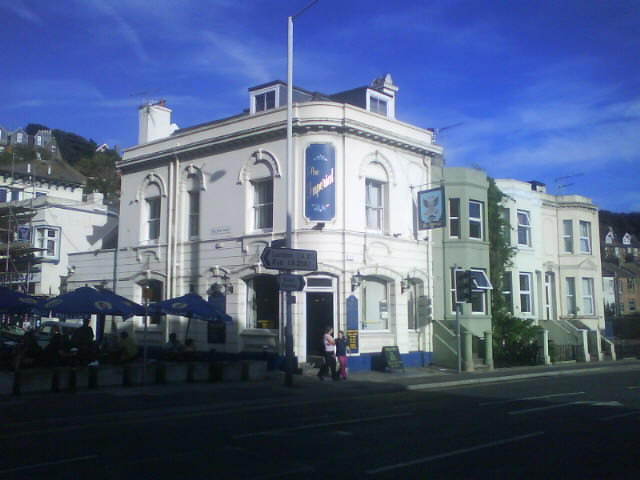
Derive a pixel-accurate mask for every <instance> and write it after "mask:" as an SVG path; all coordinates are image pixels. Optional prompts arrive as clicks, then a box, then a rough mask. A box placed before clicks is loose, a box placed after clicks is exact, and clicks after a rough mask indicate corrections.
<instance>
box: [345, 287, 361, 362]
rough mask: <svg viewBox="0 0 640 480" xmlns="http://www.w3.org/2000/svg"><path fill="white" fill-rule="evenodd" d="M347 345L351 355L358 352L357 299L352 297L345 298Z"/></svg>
mask: <svg viewBox="0 0 640 480" xmlns="http://www.w3.org/2000/svg"><path fill="white" fill-rule="evenodd" d="M347 343H348V345H349V350H351V353H358V351H359V350H360V342H359V332H358V299H357V298H356V297H355V296H354V295H350V296H349V297H347Z"/></svg>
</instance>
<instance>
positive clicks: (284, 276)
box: [278, 273, 306, 292]
mask: <svg viewBox="0 0 640 480" xmlns="http://www.w3.org/2000/svg"><path fill="white" fill-rule="evenodd" d="M305 285H306V282H305V281H304V277H303V276H302V275H293V274H291V273H281V274H280V275H278V286H279V287H280V290H282V291H284V292H301V291H302V290H304V287H305Z"/></svg>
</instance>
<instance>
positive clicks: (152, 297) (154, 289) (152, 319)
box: [139, 279, 164, 325]
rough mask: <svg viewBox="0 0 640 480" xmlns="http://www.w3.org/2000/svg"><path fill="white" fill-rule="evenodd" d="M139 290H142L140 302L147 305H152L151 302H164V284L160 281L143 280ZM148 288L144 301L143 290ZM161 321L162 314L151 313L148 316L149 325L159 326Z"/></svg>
mask: <svg viewBox="0 0 640 480" xmlns="http://www.w3.org/2000/svg"><path fill="white" fill-rule="evenodd" d="M139 285H140V288H141V289H142V295H141V298H142V301H143V302H145V301H148V302H149V303H153V302H161V301H162V300H164V283H163V282H161V281H160V280H154V279H150V280H144V281H143V282H140V284H139ZM145 287H148V288H149V293H148V295H149V296H148V298H146V299H145V296H144V288H145ZM161 321H162V313H153V314H151V315H149V323H150V324H151V325H160V322H161Z"/></svg>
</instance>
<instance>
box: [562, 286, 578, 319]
mask: <svg viewBox="0 0 640 480" xmlns="http://www.w3.org/2000/svg"><path fill="white" fill-rule="evenodd" d="M565 295H566V299H567V314H568V315H575V314H576V313H578V309H577V305H576V279H575V278H573V277H567V278H566V279H565Z"/></svg>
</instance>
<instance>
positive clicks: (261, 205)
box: [251, 177, 275, 232]
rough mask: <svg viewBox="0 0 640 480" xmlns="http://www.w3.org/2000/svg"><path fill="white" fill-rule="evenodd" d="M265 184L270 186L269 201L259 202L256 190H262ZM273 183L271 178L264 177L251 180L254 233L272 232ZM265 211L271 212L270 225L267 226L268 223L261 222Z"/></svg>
mask: <svg viewBox="0 0 640 480" xmlns="http://www.w3.org/2000/svg"><path fill="white" fill-rule="evenodd" d="M266 184H270V185H271V201H264V202H263V201H260V198H259V195H258V189H259V188H262V186H264V185H266ZM274 186H275V184H274V181H273V177H266V178H257V179H254V180H251V187H252V193H253V229H254V230H255V231H260V232H265V231H271V230H273V200H274V196H275V195H274V194H275V192H274ZM265 210H270V212H271V215H270V217H271V222H270V224H267V223H269V222H265V223H262V222H263V218H262V215H261V213H262V212H263V211H265Z"/></svg>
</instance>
